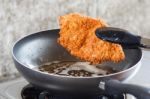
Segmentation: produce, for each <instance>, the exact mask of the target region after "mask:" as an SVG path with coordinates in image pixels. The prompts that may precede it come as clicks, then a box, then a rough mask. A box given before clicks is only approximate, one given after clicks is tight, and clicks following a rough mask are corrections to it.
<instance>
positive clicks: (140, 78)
mask: <svg viewBox="0 0 150 99" xmlns="http://www.w3.org/2000/svg"><path fill="white" fill-rule="evenodd" d="M149 60H150V51H143V59H142V61H141V63H142V64H141V68H140V69H139V71H138V72H137V74H136V75H135V76H134V77H131V78H132V79H131V78H130V79H129V80H128V81H127V82H125V83H132V84H138V85H143V86H150V85H148V84H150V77H147V75H150V72H149V70H150V61H149ZM31 93H32V94H31ZM31 96H32V97H31ZM41 97H42V98H41ZM43 97H44V98H43ZM114 97H115V98H114ZM118 97H119V98H118ZM81 98H82V99H136V98H134V97H133V96H131V95H119V96H107V95H103V96H92V97H79V96H75V97H73V96H62V95H55V94H51V93H50V92H46V91H45V90H41V89H38V88H35V87H33V86H32V85H30V84H29V83H28V82H27V81H26V80H25V79H24V78H23V77H21V78H17V79H14V80H11V81H8V82H4V83H1V84H0V99H81Z"/></svg>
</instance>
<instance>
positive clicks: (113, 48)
mask: <svg viewBox="0 0 150 99" xmlns="http://www.w3.org/2000/svg"><path fill="white" fill-rule="evenodd" d="M59 23H60V32H59V34H60V37H59V38H58V42H59V43H60V44H61V45H62V46H63V47H64V48H66V49H67V50H68V51H69V52H70V53H71V54H72V55H74V56H76V57H78V58H80V59H82V60H85V61H89V62H91V63H93V64H98V63H101V62H104V61H113V62H120V61H122V60H123V59H124V58H125V55H124V52H123V50H122V47H121V46H120V45H119V44H113V43H109V42H107V41H103V40H100V39H99V38H97V37H96V35H95V30H96V29H97V28H101V27H106V26H107V24H106V23H105V22H104V21H103V20H101V19H100V20H98V19H94V18H91V17H87V16H82V15H80V14H76V13H72V14H68V15H64V16H60V19H59Z"/></svg>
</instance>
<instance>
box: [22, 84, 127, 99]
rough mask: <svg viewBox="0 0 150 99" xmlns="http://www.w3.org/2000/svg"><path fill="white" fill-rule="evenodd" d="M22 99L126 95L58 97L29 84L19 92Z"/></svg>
mask: <svg viewBox="0 0 150 99" xmlns="http://www.w3.org/2000/svg"><path fill="white" fill-rule="evenodd" d="M21 97H22V99H127V98H126V95H124V94H121V95H107V94H105V95H97V96H73V95H58V94H52V93H51V92H48V91H45V90H42V89H39V88H36V87H34V86H32V85H31V84H28V85H26V86H25V87H24V88H23V89H22V91H21Z"/></svg>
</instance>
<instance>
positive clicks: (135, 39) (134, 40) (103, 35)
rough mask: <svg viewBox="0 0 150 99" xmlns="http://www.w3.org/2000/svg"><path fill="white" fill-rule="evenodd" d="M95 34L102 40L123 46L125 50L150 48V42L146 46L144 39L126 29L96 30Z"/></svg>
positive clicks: (109, 28) (107, 28)
mask: <svg viewBox="0 0 150 99" xmlns="http://www.w3.org/2000/svg"><path fill="white" fill-rule="evenodd" d="M95 34H96V36H97V37H98V38H100V39H102V40H105V41H108V42H112V43H118V44H121V45H122V46H123V47H125V48H137V47H143V48H150V46H149V45H150V40H149V41H148V42H149V45H145V44H143V42H142V40H143V38H142V37H140V36H136V35H133V34H132V33H130V32H129V31H127V30H124V29H120V28H115V27H104V28H98V29H96V31H95ZM147 40H148V39H147Z"/></svg>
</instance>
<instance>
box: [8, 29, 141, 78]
mask: <svg viewBox="0 0 150 99" xmlns="http://www.w3.org/2000/svg"><path fill="white" fill-rule="evenodd" d="M51 30H52V31H56V30H59V29H51ZM51 30H44V31H40V32H36V33H31V34H28V35H26V36H24V37H21V38H19V39H18V40H16V41H15V42H14V44H13V46H12V49H11V53H12V56H13V59H14V60H15V61H16V62H17V63H19V64H20V65H21V66H23V67H25V68H27V69H30V70H32V71H34V72H38V73H40V74H44V75H47V76H55V77H60V78H73V79H91V78H93V79H94V78H102V77H110V76H114V75H119V74H122V73H125V72H127V71H130V70H132V69H133V68H135V67H136V66H137V65H138V64H139V63H140V61H141V59H142V58H143V54H142V50H141V49H140V48H138V50H140V54H141V55H140V56H141V57H140V59H139V60H138V62H136V63H135V64H134V65H133V66H132V67H130V68H127V69H125V70H122V71H119V72H116V73H111V74H106V75H99V76H94V77H92V76H88V77H81V76H77V77H75V76H64V75H58V74H52V73H46V72H42V71H39V70H36V69H32V68H30V67H29V65H27V64H23V63H22V62H20V61H19V60H18V59H17V58H16V56H15V54H14V48H15V46H16V45H17V43H18V42H19V41H21V40H23V39H25V38H26V37H28V36H31V35H35V34H38V33H41V32H46V31H51Z"/></svg>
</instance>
